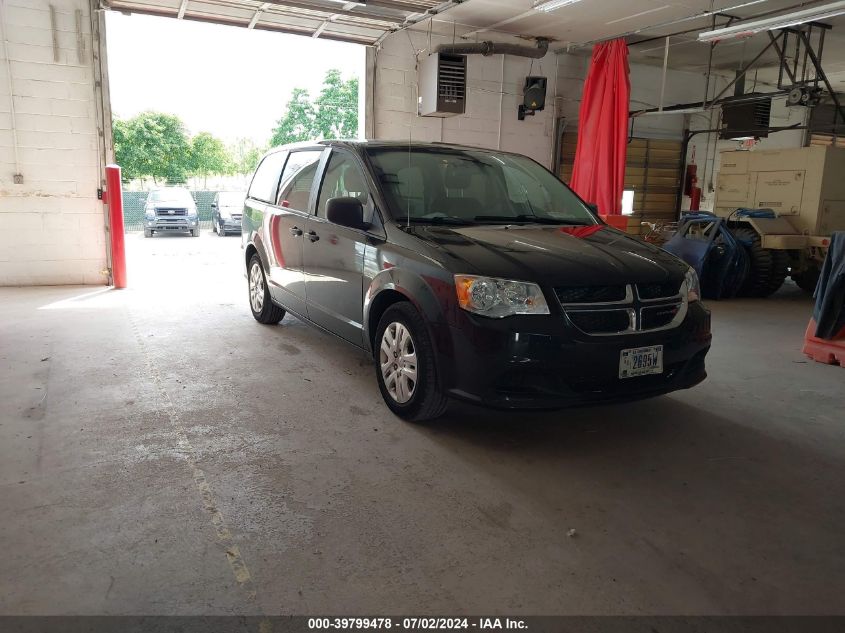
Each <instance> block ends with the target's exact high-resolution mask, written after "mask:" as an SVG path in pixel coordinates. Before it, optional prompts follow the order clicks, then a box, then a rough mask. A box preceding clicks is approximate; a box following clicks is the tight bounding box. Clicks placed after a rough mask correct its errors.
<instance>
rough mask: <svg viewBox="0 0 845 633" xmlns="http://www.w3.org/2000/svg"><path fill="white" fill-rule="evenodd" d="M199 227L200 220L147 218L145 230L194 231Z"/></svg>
mask: <svg viewBox="0 0 845 633" xmlns="http://www.w3.org/2000/svg"><path fill="white" fill-rule="evenodd" d="M198 226H199V219H198V218H189V217H180V218H154V219H152V220H151V219H149V218H147V219H146V220H145V222H144V228H146V229H148V230H151V231H193V230H194V229H196V228H197V227H198Z"/></svg>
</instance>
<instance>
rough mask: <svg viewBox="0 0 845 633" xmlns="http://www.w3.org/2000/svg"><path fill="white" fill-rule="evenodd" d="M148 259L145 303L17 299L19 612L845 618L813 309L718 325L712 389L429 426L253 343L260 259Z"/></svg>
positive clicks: (142, 255) (840, 443) (219, 243)
mask: <svg viewBox="0 0 845 633" xmlns="http://www.w3.org/2000/svg"><path fill="white" fill-rule="evenodd" d="M128 245H129V250H130V256H131V257H130V283H131V285H132V288H131V289H129V290H125V291H104V290H102V289H98V288H26V289H0V313H2V319H0V367H2V374H0V403H1V404H0V407H2V408H0V416H1V417H0V509H2V512H0V530H2V533H3V534H5V535H6V536H5V545H4V548H3V549H4V553H3V564H2V565H0V614H63V613H72V614H95V613H96V614H200V613H205V614H229V613H252V614H261V613H264V614H277V613H295V614H303V613H311V614H314V613H327V612H330V613H347V614H353V613H354V614H361V613H368V614H378V613H382V614H384V613H394V614H396V613H435V612H436V613H443V614H446V613H448V614H482V613H484V614H488V613H508V614H642V613H648V614H686V615H688V614H740V613H741V614H763V613H766V614H787V613H788V614H795V613H805V614H806V613H809V614H832V613H838V614H845V602H843V600H842V587H843V586H845V538H844V537H843V525H845V468H843V461H844V460H845V416H843V407H844V406H845V388H844V387H843V385H845V370H843V369H841V368H838V367H829V366H823V365H818V364H815V363H812V362H807V361H806V360H805V359H804V357H803V356H802V355H801V353H800V344H801V338H802V334H803V330H804V327H805V326H806V323H807V319H808V316H809V314H810V309H811V304H810V302H809V301H808V300H807V299H806V298H804V297H802V296H801V294H800V292H799V291H797V289H796V288H795V287H794V286H789V287H786V288H785V289H784V290H782V291H781V293H780V294H779V295H778V296H777V297H776V298H774V299H771V300H768V301H751V300H749V301H727V302H721V303H712V305H711V307H712V309H713V313H714V319H713V321H714V331H715V341H714V347H713V351H712V353H711V355H710V357H709V370H710V379H709V380H708V381H707V382H706V383H704V384H703V385H701V386H700V387H698V388H696V389H694V390H692V391H688V392H683V393H678V394H674V395H671V396H666V397H662V398H658V399H655V400H651V401H645V402H640V403H637V404H633V405H628V406H615V407H606V408H592V409H581V410H569V411H563V412H557V413H548V414H542V415H536V414H532V415H523V414H506V413H495V412H489V411H485V410H479V409H474V408H469V407H467V406H453V408H452V409H451V410H450V413H449V415H448V417H446V418H444V419H443V420H441V421H439V422H437V423H435V424H429V425H422V426H420V425H410V424H406V423H403V422H400V421H399V420H397V419H395V418H394V417H392V416H391V415H390V414H389V413H388V411H387V409H386V408H385V407H384V406H383V405H382V403H381V399H380V396H379V392H378V389H377V387H376V383H375V380H374V377H373V370H372V369H371V366H370V362H369V361H368V359H367V358H366V357H364V356H363V355H362V353H360V352H358V351H356V350H355V349H353V348H352V347H349V346H346V345H344V344H343V343H340V342H337V341H336V340H334V339H332V338H331V337H329V336H327V335H324V334H322V333H320V332H317V331H315V330H313V329H311V328H309V327H307V326H304V325H303V324H301V323H300V322H298V321H296V320H293V319H290V318H287V319H285V320H284V321H283V322H282V324H281V325H280V326H278V327H262V326H260V325H258V324H257V323H255V322H254V321H253V319H252V317H251V316H250V314H249V310H248V309H247V303H246V285H245V281H244V280H243V278H242V277H241V276H240V269H239V267H238V262H239V257H240V252H241V251H240V243H239V239H238V238H237V237H230V238H226V239H222V238H217V237H215V236H213V235H211V234H208V233H205V234H204V235H203V236H202V238H200V239H190V238H178V237H173V236H165V237H162V238H157V239H152V240H144V239H142V238H140V237H138V236H131V237H130V239H129V242H128ZM570 528H574V529H575V530H576V533H575V536H574V537H569V536H567V530H569V529H570Z"/></svg>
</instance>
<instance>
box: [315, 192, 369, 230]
mask: <svg viewBox="0 0 845 633" xmlns="http://www.w3.org/2000/svg"><path fill="white" fill-rule="evenodd" d="M326 219H327V220H328V221H329V222H331V223H333V224H339V225H340V226H346V227H349V228H350V229H359V230H361V231H364V230H366V229H368V228H369V226H370V225H369V224H367V223H366V222H364V206H363V205H362V204H361V201H360V200H358V198H331V199H330V200H329V201H328V202H327V203H326Z"/></svg>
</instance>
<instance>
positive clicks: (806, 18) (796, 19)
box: [698, 1, 845, 42]
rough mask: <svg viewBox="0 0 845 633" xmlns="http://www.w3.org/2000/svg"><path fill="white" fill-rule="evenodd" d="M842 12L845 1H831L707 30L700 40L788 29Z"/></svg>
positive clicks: (700, 35)
mask: <svg viewBox="0 0 845 633" xmlns="http://www.w3.org/2000/svg"><path fill="white" fill-rule="evenodd" d="M842 14H845V1H842V2H831V3H830V4H825V5H822V6H820V7H814V8H812V9H804V10H803V11H795V12H794V13H787V14H785V15H778V16H774V17H771V18H765V19H763V20H753V21H751V22H740V23H738V24H732V25H731V26H726V27H724V28H721V29H716V30H715V31H705V32H704V33H699V34H698V41H699V42H718V41H720V40H728V39H732V38H735V37H751V36H752V35H756V34H757V33H762V32H763V31H772V30H775V29H786V28H789V27H790V26H798V25H799V24H806V23H807V22H818V21H819V20H827V19H829V18H833V17H836V16H837V15H842Z"/></svg>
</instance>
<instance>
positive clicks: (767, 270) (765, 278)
mask: <svg viewBox="0 0 845 633" xmlns="http://www.w3.org/2000/svg"><path fill="white" fill-rule="evenodd" d="M731 233H733V234H734V236H735V237H736V238H737V239H738V240H741V241H742V242H744V244H743V246H745V248H746V250H747V251H748V254H749V256H750V258H751V270H750V271H749V273H748V277H746V280H745V283H744V284H743V286H742V289H741V290H740V293H739V294H740V295H742V296H746V297H768V296H769V295H771V294H772V293H774V292H775V291H777V289H778V288H780V287H781V286H782V285H783V282H784V280H785V279H786V275H787V273H788V272H789V255H788V254H787V252H786V251H778V250H773V249H770V248H763V242H762V240H761V239H760V235H758V233H757V231H755V230H754V229H747V228H738V229H732V230H731ZM749 245H750V246H749Z"/></svg>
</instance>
